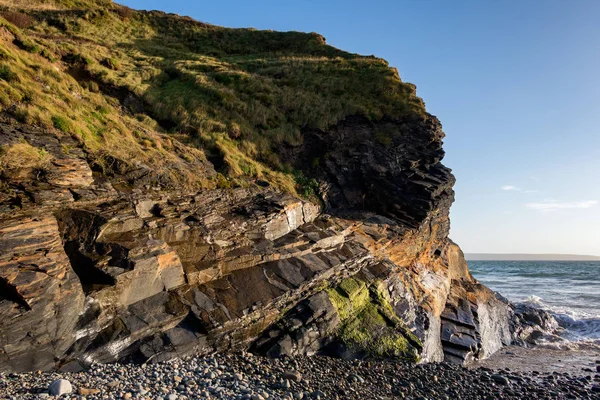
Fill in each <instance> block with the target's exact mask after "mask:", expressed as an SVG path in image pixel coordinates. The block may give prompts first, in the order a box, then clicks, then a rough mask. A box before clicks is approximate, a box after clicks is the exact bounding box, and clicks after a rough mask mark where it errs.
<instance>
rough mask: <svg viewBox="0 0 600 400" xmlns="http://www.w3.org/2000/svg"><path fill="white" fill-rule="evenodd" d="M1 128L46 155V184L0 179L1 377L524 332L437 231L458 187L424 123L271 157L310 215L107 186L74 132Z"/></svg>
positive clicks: (255, 192) (470, 351)
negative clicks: (301, 184)
mask: <svg viewBox="0 0 600 400" xmlns="http://www.w3.org/2000/svg"><path fill="white" fill-rule="evenodd" d="M0 128H1V129H2V135H1V136H0V140H2V143H0V144H3V145H10V144H11V143H14V142H16V141H27V142H28V143H30V144H31V145H33V146H34V147H36V148H38V149H42V148H43V149H44V151H45V152H47V153H48V154H50V155H51V156H52V161H51V162H50V163H49V164H48V165H47V166H45V167H44V168H45V169H44V171H43V173H42V174H40V173H39V171H38V172H36V171H33V170H22V171H21V170H19V171H15V170H13V171H4V172H3V177H2V179H3V183H4V184H5V185H7V186H8V187H9V188H10V190H8V191H5V192H3V193H2V195H1V197H0V213H1V218H0V289H1V290H0V371H24V370H36V369H53V368H62V369H64V370H77V369H80V368H84V367H85V366H86V365H88V364H89V363H92V362H111V361H117V360H120V361H127V360H132V361H160V360H165V359H168V358H170V357H173V356H177V355H182V354H187V353H192V352H194V353H199V354H202V353H209V352H214V351H226V350H230V349H239V348H250V349H251V350H252V351H255V352H259V353H265V354H269V355H272V356H280V355H284V354H287V355H296V354H316V353H325V354H334V355H337V356H341V357H399V358H405V359H411V360H423V361H441V360H447V361H452V362H459V363H461V362H463V361H465V360H470V359H473V358H479V357H486V356H488V355H489V354H491V353H493V352H494V351H496V350H497V349H498V348H500V346H502V345H505V344H509V343H510V342H511V341H512V339H513V332H515V331H516V330H517V327H518V326H520V324H519V322H518V321H517V318H516V317H515V316H514V312H513V310H512V308H511V306H510V305H509V304H508V303H507V302H505V301H503V300H502V299H500V298H498V297H497V296H496V295H495V294H493V293H492V292H491V291H490V290H489V289H487V288H486V287H484V286H482V285H480V284H479V283H478V282H476V281H475V280H474V279H473V278H472V277H471V276H470V274H469V272H468V269H467V265H466V263H465V260H464V257H463V255H462V252H461V251H460V249H459V248H458V246H457V245H455V244H454V243H452V242H451V241H450V240H449V239H448V237H447V235H448V230H449V219H448V212H449V207H450V205H451V203H452V201H453V191H452V185H453V183H454V178H453V176H452V175H451V173H450V171H449V170H448V169H447V168H445V167H444V166H443V165H442V164H441V163H440V160H441V158H442V157H443V150H442V148H441V139H442V137H443V133H442V131H441V128H440V125H439V122H438V121H437V120H436V119H435V118H434V117H429V118H428V120H427V121H425V122H423V121H419V122H416V121H403V122H397V121H396V122H391V121H389V122H382V123H379V124H372V123H370V122H368V121H366V120H361V119H352V120H347V121H345V122H344V123H342V124H340V125H339V126H337V127H336V128H335V129H333V130H332V131H331V132H306V133H305V137H306V138H305V140H304V143H306V144H305V145H302V146H299V147H297V148H287V149H286V148H282V149H281V153H282V154H286V155H287V158H288V159H289V160H290V162H291V163H293V164H295V165H296V167H297V168H303V169H304V170H306V171H307V174H310V175H311V176H312V177H314V178H315V179H316V180H317V181H318V182H319V185H320V190H321V195H322V198H323V200H324V201H323V202H322V203H317V202H316V201H314V202H309V201H307V200H301V199H298V198H294V197H292V196H290V195H287V194H282V193H278V192H275V191H273V190H271V189H269V188H268V187H267V188H264V187H259V186H254V187H247V188H237V189H214V190H204V191H201V192H196V193H182V192H180V191H179V190H177V189H176V188H169V189H167V188H165V187H160V186H159V187H155V186H152V185H149V184H148V183H149V182H152V180H151V179H149V177H151V176H153V174H156V173H160V172H161V171H152V169H151V168H149V167H144V166H139V168H138V169H137V170H135V171H119V170H118V168H117V169H114V173H113V174H112V175H107V174H106V173H105V171H106V169H105V168H103V169H99V168H97V165H96V163H95V160H92V159H90V158H88V156H87V154H86V153H85V152H84V151H83V149H82V148H80V147H79V145H78V143H77V142H76V141H74V140H73V139H71V138H70V137H63V138H60V137H58V138H57V136H56V135H52V134H50V133H48V132H44V131H40V130H37V129H36V128H33V127H29V126H24V125H19V124H17V123H16V122H14V121H10V122H5V123H2V124H0ZM382 130H383V131H385V132H391V133H390V134H389V135H388V136H386V137H387V138H389V140H385V141H381V140H378V137H379V136H378V135H380V132H381V131H382ZM66 144H68V145H69V146H71V148H72V149H71V150H70V151H69V152H68V153H65V152H64V151H62V150H61V148H64V146H65V145H66ZM314 159H317V160H318V162H315V161H314ZM112 161H113V164H116V165H118V164H119V161H118V160H112ZM307 165H310V166H307ZM203 168H205V170H206V171H208V172H207V173H212V174H214V170H212V166H211V165H209V164H208V163H207V164H206V165H205V166H204V167H203ZM210 171H212V172H210ZM134 172H135V173H134ZM155 181H156V180H155ZM158 181H160V180H158ZM521 333H522V330H521Z"/></svg>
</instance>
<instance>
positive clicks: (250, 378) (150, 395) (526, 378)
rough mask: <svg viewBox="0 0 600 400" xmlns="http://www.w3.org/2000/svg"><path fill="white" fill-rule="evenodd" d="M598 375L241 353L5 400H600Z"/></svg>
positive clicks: (74, 378)
mask: <svg viewBox="0 0 600 400" xmlns="http://www.w3.org/2000/svg"><path fill="white" fill-rule="evenodd" d="M598 365H600V364H598ZM592 374H593V373H587V374H585V375H584V373H582V374H580V375H569V374H566V373H559V372H555V373H552V374H547V373H542V372H536V373H535V374H534V373H522V372H513V371H509V370H507V369H504V370H491V369H471V370H469V369H466V368H462V367H459V366H455V365H450V364H446V363H439V364H436V363H431V364H420V365H414V364H410V363H403V362H400V361H368V362H366V361H362V362H360V361H345V360H339V359H333V358H329V357H318V356H315V357H296V358H293V359H290V358H283V359H268V358H262V357H258V356H251V355H249V354H237V353H234V354H222V355H215V356H212V357H205V358H202V357H186V358H184V359H181V360H177V361H176V362H163V363H155V364H145V365H134V364H129V365H116V364H102V365H99V364H96V365H93V366H92V367H91V368H90V369H89V370H88V371H85V372H77V373H59V372H39V373H38V372H33V373H22V374H2V373H0V399H2V400H4V399H19V400H21V399H23V400H30V399H39V398H42V397H48V396H49V395H48V393H40V388H46V387H48V388H49V384H50V383H52V382H55V381H57V380H60V379H62V380H65V381H68V382H70V383H69V384H70V385H71V384H72V387H71V390H72V388H73V387H74V388H76V389H77V392H78V393H79V394H78V396H73V397H72V399H77V400H84V399H85V400H103V399H136V400H137V399H140V400H141V399H160V400H190V399H197V398H202V399H211V400H217V399H222V400H224V399H235V400H283V399H286V400H317V399H365V400H370V399H374V400H375V399H377V400H381V399H391V398H394V399H427V400H433V399H446V400H450V399H451V400H455V399H461V400H463V399H464V400H474V399H519V400H522V399H547V398H557V399H568V398H572V399H597V398H599V396H598V394H599V393H600V383H599V381H598V379H596V378H597V377H598V375H596V376H594V377H592V376H591V375H592ZM64 398H65V399H66V398H67V397H66V396H65V397H64Z"/></svg>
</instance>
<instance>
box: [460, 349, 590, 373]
mask: <svg viewBox="0 0 600 400" xmlns="http://www.w3.org/2000/svg"><path fill="white" fill-rule="evenodd" d="M598 366H600V349H598V348H596V347H591V346H590V347H582V346H580V347H579V348H575V349H564V348H556V347H550V346H542V345H540V346H536V347H533V348H524V347H517V346H508V347H505V348H503V349H502V350H500V351H498V352H497V353H495V354H494V355H492V356H491V357H490V358H488V359H486V360H481V361H477V362H474V363H472V364H469V365H468V368H478V367H486V368H490V369H510V370H511V371H519V372H533V371H538V372H541V373H552V372H566V373H569V374H571V375H581V376H586V375H592V376H593V375H595V374H596V368H597V367H598Z"/></svg>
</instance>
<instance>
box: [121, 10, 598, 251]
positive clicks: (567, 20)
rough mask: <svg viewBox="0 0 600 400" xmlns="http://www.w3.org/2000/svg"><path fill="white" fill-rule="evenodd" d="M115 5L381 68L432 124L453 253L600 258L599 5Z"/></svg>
mask: <svg viewBox="0 0 600 400" xmlns="http://www.w3.org/2000/svg"><path fill="white" fill-rule="evenodd" d="M121 3H122V4H125V5H127V6H130V7H132V8H136V9H158V10H163V11H166V12H174V13H177V14H180V15H189V16H191V17H193V18H195V19H197V20H199V21H203V22H208V23H212V24H215V25H222V26H229V27H253V28H256V29H273V30H280V31H290V30H295V31H306V32H319V33H321V34H322V35H323V36H325V38H326V39H327V42H328V43H329V44H330V45H333V46H335V47H338V48H341V49H344V50H346V51H350V52H355V53H360V54H364V55H371V54H372V55H376V56H378V57H381V58H384V59H386V60H388V61H389V63H390V65H391V66H394V67H396V68H398V70H399V72H400V76H401V77H402V79H403V80H405V81H408V82H412V83H414V84H416V85H417V94H418V95H419V96H421V97H422V98H423V99H424V100H425V103H426V105H427V109H428V111H429V112H430V113H432V114H434V115H436V116H437V117H438V118H439V119H440V120H441V121H442V124H443V126H444V132H445V133H446V139H445V140H444V149H445V150H446V157H445V159H444V164H446V165H447V166H448V167H450V168H452V170H453V172H454V174H455V175H456V178H457V183H456V186H455V191H456V201H455V203H454V205H453V206H452V210H451V233H450V237H451V238H452V239H453V240H454V241H455V242H457V243H458V244H459V245H460V246H461V247H462V249H463V250H464V251H465V252H468V253H473V252H485V253H569V254H591V255H600V132H599V130H600V23H598V21H600V1H595V0H572V1H567V0H528V1H521V0H503V1H476V0H470V1H466V0H452V1H447V0H439V1H434V0H426V1H416V0H395V1H394V0H390V1H386V0H369V1H366V0H363V1H353V0H345V1H337V0H320V1H316V0H302V1H300V0H298V1H283V0H253V1H247V0H244V1H241V0H239V1H233V0H219V1H193V2H192V1H183V0H170V1H168V2H166V1H154V0H143V1H141V0H121Z"/></svg>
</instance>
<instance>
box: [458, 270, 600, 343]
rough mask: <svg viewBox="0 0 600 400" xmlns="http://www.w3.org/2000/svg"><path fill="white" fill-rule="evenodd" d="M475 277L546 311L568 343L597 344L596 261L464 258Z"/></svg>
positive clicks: (599, 297) (599, 279)
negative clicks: (559, 327)
mask: <svg viewBox="0 0 600 400" xmlns="http://www.w3.org/2000/svg"><path fill="white" fill-rule="evenodd" d="M468 264H469V270H470V271H471V273H472V274H473V276H474V277H475V278H477V279H478V280H479V281H480V282H481V283H483V284H485V285H486V286H488V287H489V288H490V289H492V290H495V291H497V292H499V293H500V294H501V295H503V296H504V297H506V298H507V299H509V300H510V301H512V302H513V303H526V304H528V305H530V306H533V307H536V308H542V309H544V310H547V311H549V312H550V313H551V314H552V315H553V316H554V317H555V318H556V320H557V322H558V323H559V325H560V326H561V328H563V329H562V331H561V332H560V334H559V336H560V337H561V338H562V339H564V340H565V341H568V342H569V343H580V344H590V345H594V346H600V261H468Z"/></svg>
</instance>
